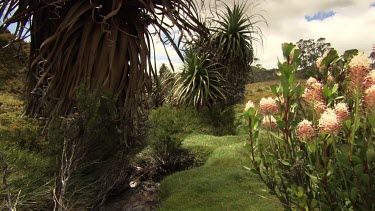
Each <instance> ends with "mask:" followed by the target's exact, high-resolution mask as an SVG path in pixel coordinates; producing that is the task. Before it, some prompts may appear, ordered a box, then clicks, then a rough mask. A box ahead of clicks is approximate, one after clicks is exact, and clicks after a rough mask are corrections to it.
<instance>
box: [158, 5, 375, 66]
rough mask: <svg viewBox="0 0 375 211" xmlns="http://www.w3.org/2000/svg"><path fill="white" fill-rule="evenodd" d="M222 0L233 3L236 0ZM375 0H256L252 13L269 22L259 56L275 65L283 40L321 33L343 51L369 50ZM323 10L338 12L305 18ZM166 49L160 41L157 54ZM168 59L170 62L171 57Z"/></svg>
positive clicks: (265, 63) (315, 36)
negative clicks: (312, 19)
mask: <svg viewBox="0 0 375 211" xmlns="http://www.w3.org/2000/svg"><path fill="white" fill-rule="evenodd" d="M211 1H214V0H211ZM222 1H224V2H226V3H228V4H229V5H230V4H233V2H234V1H233V0H222ZM242 1H246V0H242ZM240 2H241V1H240ZM246 2H247V1H246ZM372 3H373V0H304V1H301V0H254V2H253V5H256V4H259V6H257V7H255V8H252V7H251V6H250V8H249V11H248V13H249V15H252V14H261V15H263V16H264V17H265V18H266V20H267V22H268V27H267V26H266V25H265V24H259V27H260V28H261V29H262V31H263V34H264V37H263V40H264V45H263V47H261V46H260V45H259V44H256V46H255V51H256V52H255V53H256V57H257V58H259V59H260V62H259V63H260V64H262V65H263V67H266V68H275V67H276V66H277V58H279V59H280V60H282V59H283V58H282V52H281V44H282V43H284V42H294V43H295V42H297V41H299V40H300V39H315V40H317V39H319V38H321V37H324V38H326V41H327V42H330V43H331V44H332V47H334V48H335V49H336V50H338V51H339V53H340V54H342V53H343V52H344V51H345V50H348V49H353V48H356V49H359V50H360V51H364V52H365V53H367V54H369V53H370V51H371V47H372V45H373V44H375V39H374V34H375V27H373V25H374V23H375V7H370V5H371V4H372ZM211 5H212V4H211ZM206 6H208V4H207V3H206ZM207 11H208V10H207V8H206V13H207ZM319 11H334V12H335V13H336V14H335V15H334V16H332V17H329V18H327V19H325V20H322V21H320V20H315V21H310V22H308V21H307V20H306V19H305V16H306V15H310V16H312V15H314V14H315V13H317V12H319ZM162 51H164V49H163V47H162V46H161V43H160V44H157V47H156V53H157V55H165V54H163V52H162ZM168 52H169V53H170V56H171V59H172V61H173V63H175V62H176V64H179V65H180V66H181V64H182V62H181V61H180V59H179V58H178V55H177V54H176V53H175V52H174V50H173V48H172V47H168ZM164 63H166V64H168V61H167V60H165V61H164ZM160 65H161V62H159V65H158V66H160Z"/></svg>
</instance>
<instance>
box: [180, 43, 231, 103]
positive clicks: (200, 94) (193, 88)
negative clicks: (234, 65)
mask: <svg viewBox="0 0 375 211" xmlns="http://www.w3.org/2000/svg"><path fill="white" fill-rule="evenodd" d="M222 82H223V78H222V76H221V74H220V72H219V68H218V65H217V64H215V63H212V62H211V60H210V59H209V58H208V55H207V54H203V55H199V54H198V53H197V52H195V51H194V50H193V49H189V50H187V52H186V56H185V65H184V69H183V72H182V73H180V74H179V78H178V79H177V81H176V90H175V96H176V97H177V102H178V104H180V105H185V106H194V107H195V108H197V109H201V108H203V107H211V106H212V105H213V104H215V103H216V102H217V101H223V100H225V94H224V93H225V92H224V89H223V88H222V87H221V84H222Z"/></svg>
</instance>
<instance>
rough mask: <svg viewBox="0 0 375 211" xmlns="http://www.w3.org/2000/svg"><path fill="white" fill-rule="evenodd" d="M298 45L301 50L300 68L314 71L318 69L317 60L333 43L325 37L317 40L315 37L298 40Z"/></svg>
mask: <svg viewBox="0 0 375 211" xmlns="http://www.w3.org/2000/svg"><path fill="white" fill-rule="evenodd" d="M297 46H298V48H299V49H300V50H301V65H300V70H302V71H306V70H312V71H314V70H317V67H316V60H317V59H318V58H319V57H321V56H323V54H324V52H326V51H327V50H328V49H330V48H331V43H327V42H326V39H325V38H319V39H318V40H317V41H316V42H315V40H314V39H308V40H303V39H301V40H299V41H298V42H297Z"/></svg>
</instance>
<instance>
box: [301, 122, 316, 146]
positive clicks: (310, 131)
mask: <svg viewBox="0 0 375 211" xmlns="http://www.w3.org/2000/svg"><path fill="white" fill-rule="evenodd" d="M297 136H298V137H299V138H301V140H302V141H306V140H307V139H309V138H312V137H314V136H315V129H314V127H313V126H312V123H311V122H310V121H309V120H306V119H304V120H302V121H301V122H300V123H299V124H298V126H297Z"/></svg>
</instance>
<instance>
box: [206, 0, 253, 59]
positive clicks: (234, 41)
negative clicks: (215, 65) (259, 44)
mask: <svg viewBox="0 0 375 211" xmlns="http://www.w3.org/2000/svg"><path fill="white" fill-rule="evenodd" d="M224 7H225V12H223V13H222V14H219V18H218V19H215V20H214V21H215V22H216V23H217V24H218V25H219V26H217V27H214V28H213V31H214V32H215V38H214V39H215V42H216V43H217V45H218V49H219V51H220V55H221V57H222V58H221V60H222V61H226V63H227V64H230V63H232V62H240V61H241V63H243V64H246V65H247V64H250V63H251V62H252V61H253V58H254V49H253V43H252V40H253V39H254V37H253V33H254V28H253V22H252V21H251V20H250V19H249V18H248V16H246V3H243V4H241V5H238V4H237V3H235V4H234V5H233V8H230V7H229V6H228V5H224Z"/></svg>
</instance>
